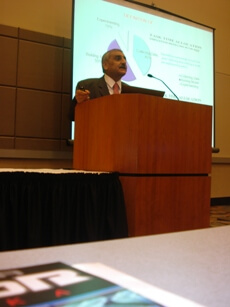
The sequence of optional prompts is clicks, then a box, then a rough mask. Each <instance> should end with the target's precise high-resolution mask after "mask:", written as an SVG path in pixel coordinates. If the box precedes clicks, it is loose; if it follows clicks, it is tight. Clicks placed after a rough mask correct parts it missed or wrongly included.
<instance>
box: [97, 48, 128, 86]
mask: <svg viewBox="0 0 230 307" xmlns="http://www.w3.org/2000/svg"><path fill="white" fill-rule="evenodd" d="M102 69H103V72H104V73H105V74H107V75H108V76H109V77H111V78H112V79H113V80H114V81H118V80H120V79H121V78H122V77H123V76H124V75H125V74H126V71H127V65H126V57H125V55H124V53H123V52H122V51H121V50H119V49H112V50H109V51H107V52H106V53H105V54H104V55H103V57H102Z"/></svg>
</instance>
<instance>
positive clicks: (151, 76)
mask: <svg viewBox="0 0 230 307" xmlns="http://www.w3.org/2000/svg"><path fill="white" fill-rule="evenodd" d="M147 76H148V77H149V78H154V79H156V80H159V81H161V82H162V83H163V84H164V85H165V86H166V87H167V88H168V89H169V90H170V92H171V93H172V94H173V95H174V96H175V97H176V99H177V100H178V101H179V98H178V97H177V95H176V94H175V93H174V92H173V91H172V90H171V88H169V87H168V85H167V84H166V83H165V82H164V81H163V80H161V79H159V78H157V77H155V76H153V75H151V74H147Z"/></svg>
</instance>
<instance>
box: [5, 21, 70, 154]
mask: <svg viewBox="0 0 230 307" xmlns="http://www.w3.org/2000/svg"><path fill="white" fill-rule="evenodd" d="M0 46H1V47H0V110H1V111H0V149H9V150H10V149H14V150H33V151H34V150H39V151H54V152H55V151H56V152H60V151H61V152H63V151H67V152H68V151H72V148H71V147H69V146H67V143H66V140H67V139H69V138H70V126H71V125H70V120H69V119H68V112H69V104H70V100H71V94H70V93H71V40H70V39H66V38H63V37H57V36H52V35H48V34H43V33H38V32H34V31H29V30H25V29H20V28H15V27H10V26H5V25H0Z"/></svg>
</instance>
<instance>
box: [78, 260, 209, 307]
mask: <svg viewBox="0 0 230 307" xmlns="http://www.w3.org/2000/svg"><path fill="white" fill-rule="evenodd" d="M73 267H74V268H76V269H78V270H81V271H84V272H86V273H88V274H92V275H95V276H97V277H100V278H103V279H105V280H107V281H110V282H112V283H115V284H117V285H119V286H121V287H123V288H126V289H128V290H131V291H132V292H135V293H137V294H139V295H142V296H144V297H146V298H148V299H150V300H152V301H154V302H157V303H159V304H162V305H164V306H167V307H175V306H177V307H185V306H186V307H204V306H203V305H200V304H197V303H195V302H193V301H191V300H188V299H186V298H183V297H180V296H178V295H176V294H173V293H170V292H168V291H165V290H163V289H160V288H158V287H155V286H153V285H150V284H148V283H146V282H143V281H141V280H139V279H137V278H134V277H132V276H130V275H127V274H125V273H122V272H120V271H118V270H116V269H113V268H111V267H108V266H106V265H104V264H101V263H81V264H74V265H73Z"/></svg>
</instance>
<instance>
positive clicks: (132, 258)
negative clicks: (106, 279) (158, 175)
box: [0, 226, 230, 307]
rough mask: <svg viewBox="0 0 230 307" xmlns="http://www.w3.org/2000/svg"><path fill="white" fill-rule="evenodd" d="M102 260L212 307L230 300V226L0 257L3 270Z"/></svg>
mask: <svg viewBox="0 0 230 307" xmlns="http://www.w3.org/2000/svg"><path fill="white" fill-rule="evenodd" d="M55 261H62V262H65V263H67V264H76V263H87V262H100V263H103V264H105V265H108V266H111V267H113V268H115V269H117V270H120V271H122V272H124V273H126V274H129V275H132V276H134V277H136V278H138V279H141V280H143V281H145V282H147V283H150V284H152V285H155V286H157V287H160V288H162V289H164V290H167V291H170V292H173V293H175V294H177V295H180V296H182V297H185V298H187V299H190V300H193V301H194V302H196V303H199V304H201V305H202V304H203V305H205V306H209V307H227V306H229V302H230V291H229V285H230V226H220V227H216V228H207V229H202V230H192V231H184V232H176V233H170V234H161V235H151V236H143V237H135V238H127V239H116V240H108V241H100V242H92V243H81V244H73V245H65V246H59V247H48V248H39V249H30V250H24V251H13V252H2V253H0V269H8V268H15V267H20V266H21V267H22V266H30V265H38V264H43V263H48V262H55Z"/></svg>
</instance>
